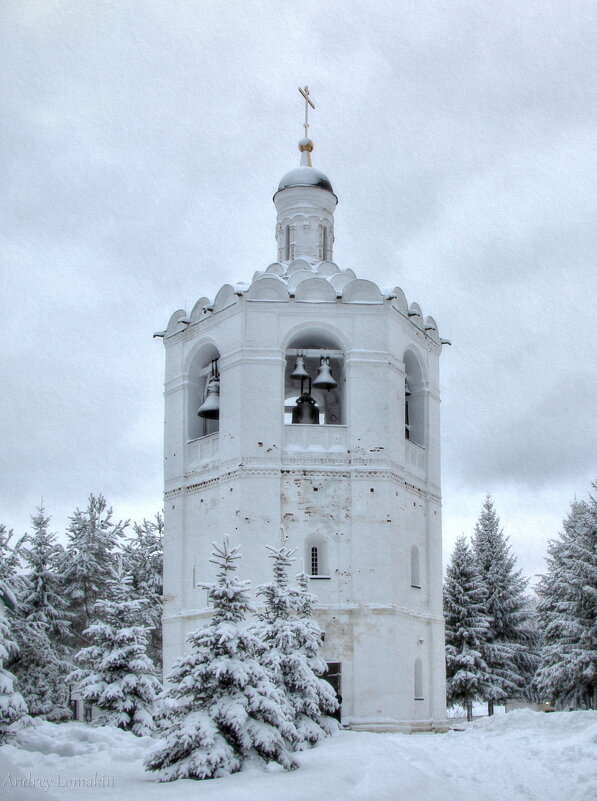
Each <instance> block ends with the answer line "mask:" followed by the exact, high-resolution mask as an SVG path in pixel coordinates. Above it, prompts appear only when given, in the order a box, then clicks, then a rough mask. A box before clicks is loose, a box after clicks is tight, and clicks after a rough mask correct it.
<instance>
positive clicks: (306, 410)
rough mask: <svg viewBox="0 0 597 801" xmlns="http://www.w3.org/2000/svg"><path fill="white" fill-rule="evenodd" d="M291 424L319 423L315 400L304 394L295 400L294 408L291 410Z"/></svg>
mask: <svg viewBox="0 0 597 801" xmlns="http://www.w3.org/2000/svg"><path fill="white" fill-rule="evenodd" d="M292 422H293V423H317V424H318V423H319V409H318V408H317V405H316V403H315V398H313V396H312V395H309V394H308V393H307V392H304V393H303V394H302V395H300V396H299V397H298V398H297V400H296V406H295V407H294V409H293V410H292Z"/></svg>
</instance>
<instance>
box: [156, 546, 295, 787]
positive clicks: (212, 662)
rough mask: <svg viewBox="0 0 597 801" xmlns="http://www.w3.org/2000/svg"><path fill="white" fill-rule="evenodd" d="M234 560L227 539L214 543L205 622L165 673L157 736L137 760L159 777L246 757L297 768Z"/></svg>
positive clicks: (218, 768) (220, 767)
mask: <svg viewBox="0 0 597 801" xmlns="http://www.w3.org/2000/svg"><path fill="white" fill-rule="evenodd" d="M239 559H240V554H239V548H238V546H236V547H232V546H231V545H230V543H229V541H228V538H225V539H224V542H223V544H222V545H221V546H218V545H216V544H215V543H214V551H213V558H212V559H211V560H210V561H212V562H214V563H215V564H216V565H217V567H218V571H217V577H216V581H215V582H214V583H213V584H211V585H208V589H209V599H210V601H211V604H212V606H213V610H214V611H213V615H212V619H211V623H210V624H209V625H207V626H205V627H203V628H200V629H198V630H197V631H195V632H193V633H191V634H190V635H189V636H188V637H187V642H188V643H189V646H190V650H189V652H188V653H187V654H185V655H183V656H182V657H180V658H179V659H178V660H177V662H176V664H175V666H174V668H173V670H172V672H171V673H170V675H169V676H168V679H167V680H168V682H169V684H170V688H169V690H168V691H167V693H166V695H167V699H166V705H165V706H164V707H163V710H164V712H163V718H162V727H163V729H162V736H163V739H162V741H161V742H160V743H159V745H158V747H157V748H156V750H155V751H154V752H153V753H151V754H150V755H149V757H148V758H147V760H146V762H145V765H146V767H147V769H148V770H152V771H157V775H158V778H159V780H160V781H172V780H174V779H187V778H189V779H209V778H214V777H218V776H226V775H228V774H230V773H235V772H237V771H239V770H240V769H241V767H242V766H243V763H245V762H246V761H247V760H250V759H258V760H261V761H264V762H270V761H274V762H278V763H279V764H280V765H282V766H283V767H284V768H286V769H293V768H295V767H296V766H297V764H296V762H295V760H294V759H293V757H292V755H291V754H290V753H289V744H290V743H292V742H293V741H295V740H296V731H295V729H294V726H293V724H292V722H291V720H290V718H289V717H288V709H287V704H286V703H285V702H284V698H283V696H282V693H281V692H280V690H279V688H277V687H276V686H275V684H274V682H273V680H272V679H271V678H270V675H269V673H268V672H267V670H266V669H265V668H264V667H263V665H262V664H261V661H262V659H263V654H264V651H265V647H264V645H263V643H262V642H261V641H260V640H259V638H258V637H257V636H256V635H255V633H254V632H253V631H251V630H249V629H248V628H247V626H246V619H247V616H248V615H249V613H250V612H252V609H251V607H250V604H249V597H248V584H249V582H246V581H240V580H239V579H238V577H237V575H236V570H237V562H238V560H239Z"/></svg>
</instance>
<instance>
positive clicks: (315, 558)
mask: <svg viewBox="0 0 597 801" xmlns="http://www.w3.org/2000/svg"><path fill="white" fill-rule="evenodd" d="M311 575H312V576H318V575H319V552H318V550H317V547H316V546H315V545H314V546H313V547H312V548H311Z"/></svg>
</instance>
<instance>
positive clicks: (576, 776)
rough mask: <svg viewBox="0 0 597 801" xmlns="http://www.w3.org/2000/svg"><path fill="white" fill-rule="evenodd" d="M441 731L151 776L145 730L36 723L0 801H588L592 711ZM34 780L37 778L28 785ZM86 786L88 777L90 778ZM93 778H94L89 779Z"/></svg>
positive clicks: (1, 761)
mask: <svg viewBox="0 0 597 801" xmlns="http://www.w3.org/2000/svg"><path fill="white" fill-rule="evenodd" d="M462 728H463V729H464V730H463V731H450V732H448V733H447V734H416V735H404V734H368V733H363V732H358V733H357V732H348V731H345V732H341V733H339V734H338V735H336V736H334V737H332V738H329V739H328V740H326V741H324V742H322V743H321V744H320V745H319V746H317V747H316V748H314V749H312V750H310V751H306V752H303V753H301V754H299V761H300V765H301V766H300V768H299V769H298V770H296V771H294V772H292V773H286V772H284V771H282V770H281V769H275V768H273V769H270V770H267V771H264V770H262V769H260V768H258V767H256V766H251V767H249V768H247V769H246V770H243V771H242V772H241V773H238V774H236V775H233V776H229V777H226V778H223V779H212V780H209V781H202V782H193V781H190V780H184V781H178V782H172V783H169V784H159V783H157V782H156V781H155V779H154V778H153V776H152V775H151V774H148V773H146V772H145V771H144V770H143V765H142V761H143V757H144V755H145V754H146V753H147V750H148V749H150V748H151V747H152V746H153V743H154V741H153V740H151V739H150V738H148V737H145V738H137V737H135V736H134V735H133V734H129V733H125V732H121V731H119V730H117V729H111V728H94V727H90V726H88V725H86V724H83V723H66V724H62V725H54V724H51V723H44V722H38V723H36V725H35V726H33V727H30V728H27V729H25V730H23V731H22V732H20V734H19V735H18V741H17V742H16V743H12V744H9V745H4V746H2V748H0V799H2V801H34V800H35V801H39V800H40V799H45V800H46V801H75V800H77V801H78V800H79V799H86V801H87V800H89V801H91V799H94V798H95V799H102V801H104V799H105V800H106V801H113V799H116V800H117V801H153V800H154V799H159V800H160V801H188V799H189V798H193V799H201V801H280V800H282V801H336V800H338V801H344V799H350V801H436V800H437V801H595V799H596V798H597V773H596V771H597V712H555V713H550V714H545V713H541V712H531V711H528V710H521V711H516V712H511V713H509V714H508V715H496V716H494V717H493V718H482V719H479V720H476V721H474V722H473V723H472V724H468V725H467V724H462ZM27 784H29V785H31V784H33V785H34V787H27V786H26V785H27ZM94 784H95V786H93V785H94ZM87 785H91V786H87Z"/></svg>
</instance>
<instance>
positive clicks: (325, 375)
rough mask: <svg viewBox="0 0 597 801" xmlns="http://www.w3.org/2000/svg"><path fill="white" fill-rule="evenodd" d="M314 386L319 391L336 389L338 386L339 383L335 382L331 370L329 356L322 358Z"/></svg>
mask: <svg viewBox="0 0 597 801" xmlns="http://www.w3.org/2000/svg"><path fill="white" fill-rule="evenodd" d="M313 386H314V387H316V388H317V389H334V387H337V386H338V382H337V381H334V377H333V375H332V371H331V370H330V357H329V356H322V357H321V360H320V363H319V369H318V371H317V377H316V379H315V381H314V382H313Z"/></svg>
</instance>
